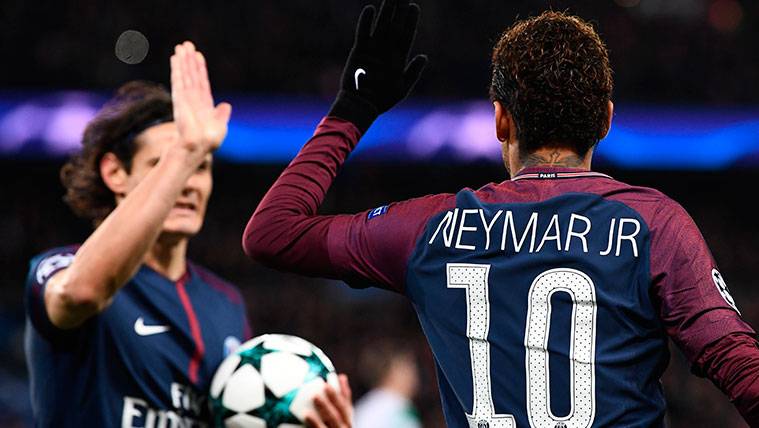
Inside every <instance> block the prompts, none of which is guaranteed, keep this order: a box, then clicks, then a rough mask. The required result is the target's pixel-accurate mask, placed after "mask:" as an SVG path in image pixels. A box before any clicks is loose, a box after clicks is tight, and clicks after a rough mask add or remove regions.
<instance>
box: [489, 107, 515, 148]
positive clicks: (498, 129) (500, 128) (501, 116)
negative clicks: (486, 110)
mask: <svg viewBox="0 0 759 428" xmlns="http://www.w3.org/2000/svg"><path fill="white" fill-rule="evenodd" d="M493 107H494V109H495V136H496V138H498V141H500V142H502V143H505V142H506V141H508V139H509V135H510V133H511V129H510V128H511V120H510V119H511V114H510V113H509V112H508V110H506V109H505V108H504V107H503V104H501V102H500V101H493Z"/></svg>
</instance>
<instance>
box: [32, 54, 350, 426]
mask: <svg viewBox="0 0 759 428" xmlns="http://www.w3.org/2000/svg"><path fill="white" fill-rule="evenodd" d="M171 89H172V93H171V94H169V93H167V92H166V91H165V90H164V89H162V87H160V86H158V85H156V84H151V83H147V82H131V83H128V84H126V85H124V86H122V87H121V88H120V89H119V90H118V92H117V94H116V96H115V98H113V99H112V100H110V101H109V102H108V103H107V104H106V105H105V106H104V107H103V109H102V110H101V111H100V112H99V113H98V115H97V116H96V117H95V118H94V119H93V121H92V122H90V123H89V125H88V126H87V129H86V131H85V133H84V138H83V146H84V147H83V150H82V152H81V153H80V154H78V155H76V156H74V157H73V158H72V160H71V161H70V162H69V163H68V164H67V165H65V166H64V168H63V170H62V174H61V176H62V180H63V183H64V185H65V186H66V188H67V196H66V201H67V202H68V203H69V205H70V206H71V208H72V209H73V210H74V211H75V212H76V213H77V214H78V215H80V216H83V217H86V218H89V219H91V220H93V221H94V223H95V225H96V229H95V231H94V232H93V233H92V235H91V236H90V237H89V238H88V239H87V240H86V241H85V242H84V244H82V245H81V246H78V245H75V246H68V247H63V248H56V249H52V250H50V251H47V252H45V253H43V254H41V255H39V256H37V257H36V258H35V259H34V260H33V261H32V263H31V270H30V271H29V276H28V279H27V288H26V309H27V331H26V332H27V335H26V355H27V361H28V363H29V371H30V377H31V391H32V405H33V411H34V417H35V420H36V425H37V426H44V427H47V426H50V427H53V426H55V427H123V428H128V427H146V428H152V427H161V428H172V427H173V428H178V427H202V426H207V425H208V423H207V421H208V418H209V415H208V412H209V410H208V405H207V400H206V394H207V391H208V389H209V385H210V382H211V378H212V376H213V375H214V372H215V370H216V368H217V367H218V365H219V364H220V363H221V361H222V359H223V358H224V357H225V356H226V355H227V354H228V353H229V352H231V351H233V350H234V349H235V348H236V347H237V345H239V344H240V342H241V341H243V340H246V339H248V338H249V337H250V329H249V327H248V322H247V318H246V314H245V307H244V304H243V301H242V299H241V296H240V294H239V292H238V291H237V289H236V288H235V287H234V286H232V285H230V284H228V283H226V282H224V281H222V280H221V279H219V278H218V277H216V276H215V275H214V274H212V273H211V272H209V271H208V270H206V269H204V268H202V267H200V266H198V265H196V264H194V263H190V262H189V261H187V259H186V252H187V245H188V241H189V239H190V238H191V237H192V236H193V235H195V234H196V233H197V232H198V231H199V230H200V228H201V226H202V224H203V218H204V215H205V211H206V205H207V202H208V198H209V196H210V195H211V187H212V183H213V180H212V176H211V164H212V153H213V151H214V150H215V149H217V148H218V147H219V146H220V144H221V142H222V140H223V139H224V137H225V135H226V133H227V123H228V121H229V117H230V113H231V107H230V106H229V104H226V103H222V104H219V105H218V106H216V107H214V104H213V99H212V96H211V91H210V87H209V82H208V77H207V72H206V66H205V60H204V59H203V56H202V55H201V54H200V53H199V52H197V51H196V50H195V48H194V46H193V45H192V44H191V43H189V42H185V43H184V44H182V45H179V46H177V47H176V49H175V54H174V55H173V56H172V57H171ZM341 381H342V384H343V389H342V391H343V394H344V395H341V396H338V395H337V394H336V393H335V391H334V390H330V391H328V392H327V398H324V397H319V398H317V400H316V405H317V406H316V407H317V410H318V411H319V415H317V414H312V415H309V421H310V424H311V426H314V427H317V428H321V427H325V426H328V427H335V428H337V427H340V428H343V427H348V426H349V424H350V419H349V417H350V412H351V410H352V409H351V407H350V404H349V400H348V399H346V398H347V397H348V394H349V390H348V389H347V388H348V387H347V382H346V380H345V379H344V378H343V379H341ZM320 415H321V416H320ZM346 415H347V416H346Z"/></svg>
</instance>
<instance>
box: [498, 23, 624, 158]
mask: <svg viewBox="0 0 759 428" xmlns="http://www.w3.org/2000/svg"><path fill="white" fill-rule="evenodd" d="M492 61H493V68H492V81H491V85H490V98H491V100H492V101H499V102H501V104H502V105H503V106H504V108H506V109H507V110H508V111H509V112H510V113H511V115H512V117H513V119H514V123H515V124H516V128H517V129H516V133H517V138H519V144H520V148H521V155H522V156H526V155H528V154H530V153H532V152H534V151H535V150H537V149H539V148H541V147H555V146H565V147H569V148H571V149H572V150H574V151H575V152H576V153H577V154H579V155H580V156H584V155H585V154H587V152H588V150H590V149H591V148H592V147H593V146H594V145H596V144H597V143H598V142H599V141H600V140H601V138H602V137H603V136H604V132H605V131H606V126H607V123H608V120H609V117H608V109H607V105H608V102H609V100H610V99H611V92H612V86H613V83H612V71H611V66H610V65H609V55H608V52H607V51H606V46H604V43H603V41H601V38H600V37H599V36H598V33H596V31H595V30H594V29H593V27H592V26H591V25H590V24H589V23H587V22H585V21H583V20H582V19H581V18H578V17H576V16H572V15H569V14H566V13H563V12H554V11H548V12H544V13H542V14H541V15H539V16H536V17H533V18H529V19H525V20H521V21H518V22H516V23H515V24H514V25H512V26H511V27H510V28H508V29H507V30H506V31H505V32H504V33H503V35H502V36H501V38H500V40H499V41H498V43H497V44H496V46H495V48H494V49H493V59H492Z"/></svg>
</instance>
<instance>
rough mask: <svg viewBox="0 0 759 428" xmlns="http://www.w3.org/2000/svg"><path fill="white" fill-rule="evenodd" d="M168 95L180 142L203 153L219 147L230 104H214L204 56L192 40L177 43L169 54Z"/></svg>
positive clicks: (225, 128) (225, 130)
mask: <svg viewBox="0 0 759 428" xmlns="http://www.w3.org/2000/svg"><path fill="white" fill-rule="evenodd" d="M171 98H172V101H173V104H174V122H175V123H176V125H177V128H178V129H179V136H180V140H181V141H182V144H184V145H185V146H186V147H187V148H188V149H190V150H192V151H198V152H202V153H206V152H209V151H213V150H216V149H217V148H219V146H221V142H222V141H223V140H224V137H226V135H227V124H228V123H229V117H230V115H231V113H232V106H230V105H229V104H228V103H220V104H219V105H218V106H214V104H213V96H212V95H211V85H210V83H209V81H208V71H207V70H206V61H205V58H204V57H203V54H201V53H200V52H198V51H197V50H195V46H194V45H193V44H192V43H191V42H184V43H183V44H181V45H177V46H176V48H175V50H174V55H172V56H171Z"/></svg>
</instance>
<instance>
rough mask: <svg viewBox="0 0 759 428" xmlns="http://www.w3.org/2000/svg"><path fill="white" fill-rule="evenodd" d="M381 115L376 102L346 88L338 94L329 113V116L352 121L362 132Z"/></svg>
mask: <svg viewBox="0 0 759 428" xmlns="http://www.w3.org/2000/svg"><path fill="white" fill-rule="evenodd" d="M379 115H380V113H379V111H378V110H377V107H375V106H374V104H372V103H371V102H369V101H367V100H366V99H364V98H362V97H360V96H359V95H357V94H356V93H354V92H351V91H347V90H344V89H343V90H340V92H339V93H338V94H337V97H336V98H335V102H334V103H332V107H330V109H329V113H327V116H333V117H339V118H340V119H344V120H347V121H348V122H351V123H352V124H353V125H355V126H356V128H358V130H359V131H361V133H362V134H364V133H366V131H367V130H368V129H369V127H370V126H371V125H372V123H373V122H374V121H375V120H376V119H377V117H379Z"/></svg>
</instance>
